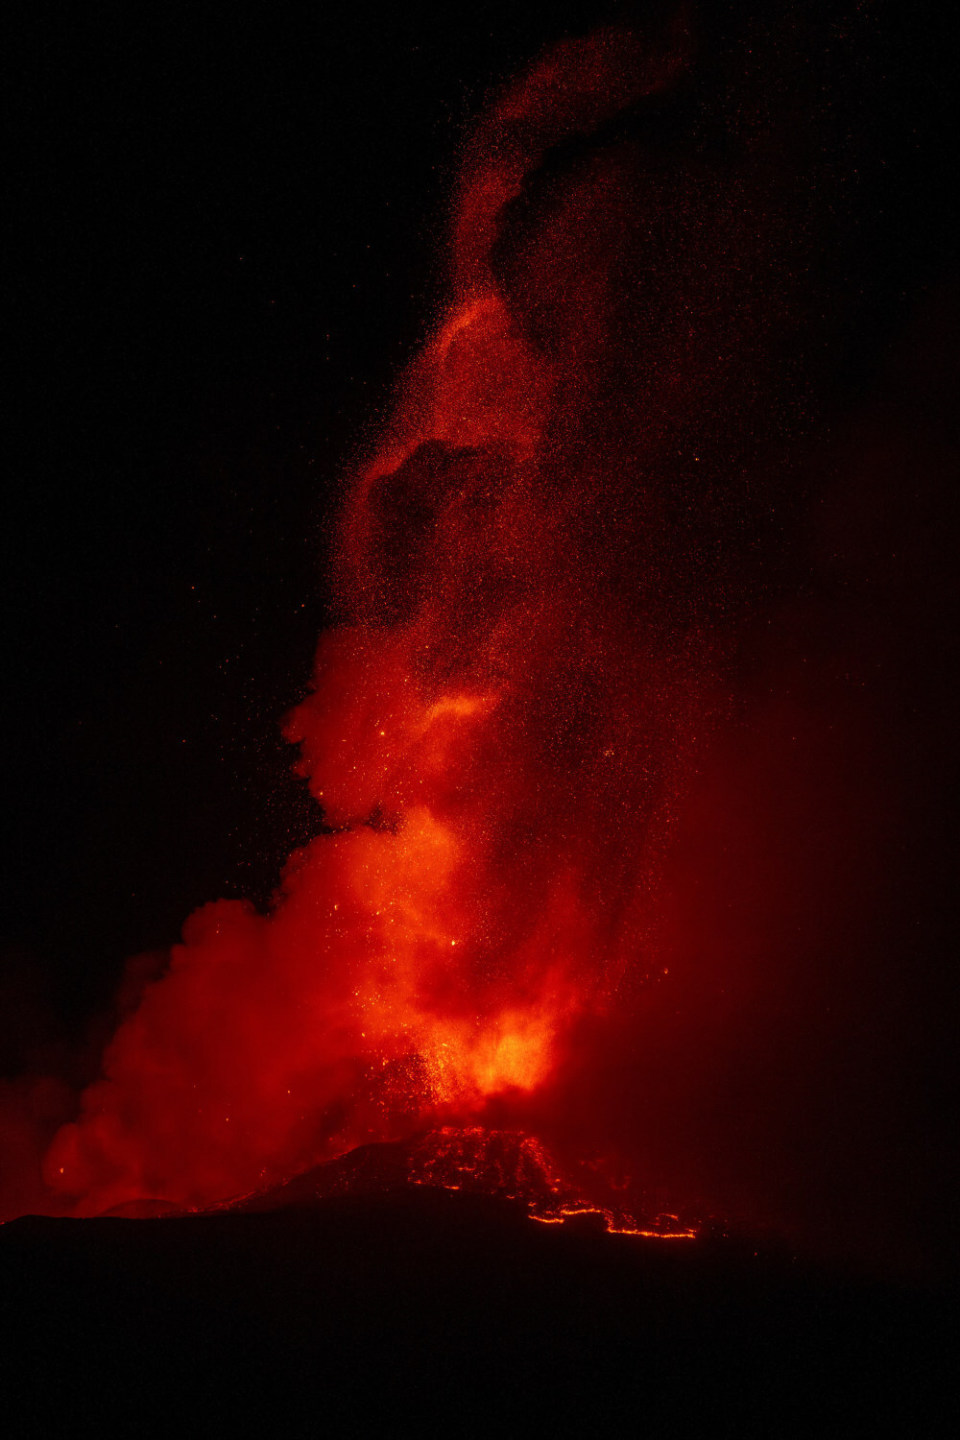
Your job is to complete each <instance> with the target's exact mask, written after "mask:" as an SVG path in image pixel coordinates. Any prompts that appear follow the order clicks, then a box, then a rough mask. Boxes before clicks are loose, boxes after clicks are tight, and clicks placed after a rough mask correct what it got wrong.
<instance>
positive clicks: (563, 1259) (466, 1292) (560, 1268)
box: [0, 1131, 954, 1436]
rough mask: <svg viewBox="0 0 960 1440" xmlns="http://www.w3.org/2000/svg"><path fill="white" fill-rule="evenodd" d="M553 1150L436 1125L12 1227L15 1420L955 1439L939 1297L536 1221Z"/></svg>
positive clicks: (759, 1253) (7, 1326) (9, 1364)
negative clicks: (194, 1205) (305, 1167)
mask: <svg viewBox="0 0 960 1440" xmlns="http://www.w3.org/2000/svg"><path fill="white" fill-rule="evenodd" d="M549 1163H550V1162H549V1157H547V1154H546V1152H545V1151H544V1150H543V1149H542V1147H539V1145H538V1143H537V1142H535V1141H532V1140H531V1139H530V1137H528V1136H519V1135H516V1134H510V1133H504V1132H482V1131H447V1132H434V1133H433V1134H431V1135H427V1136H420V1137H417V1138H415V1139H414V1140H412V1141H408V1142H403V1143H400V1144H395V1145H377V1146H366V1147H362V1148H361V1149H360V1150H357V1151H354V1152H352V1153H351V1154H350V1155H348V1156H345V1157H343V1158H342V1159H341V1160H340V1161H337V1162H334V1163H333V1164H328V1165H325V1166H320V1167H318V1168H317V1169H315V1170H313V1171H311V1172H308V1173H307V1174H306V1175H303V1176H300V1177H299V1178H298V1179H296V1180H294V1181H292V1182H291V1183H290V1184H288V1185H286V1186H284V1187H282V1188H281V1189H279V1190H277V1191H274V1192H272V1193H270V1194H265V1195H259V1196H253V1197H247V1198H245V1199H240V1200H237V1201H234V1202H230V1203H227V1204H225V1205H223V1206H221V1207H220V1208H219V1209H217V1210H215V1211H208V1212H207V1213H204V1214H195V1215H187V1214H179V1215H167V1216H166V1217H163V1216H160V1217H159V1218H152V1219H131V1218H122V1217H117V1216H110V1217H101V1218H97V1219H90V1220H68V1219H50V1218H39V1217H25V1218H24V1219H21V1220H18V1221H15V1222H13V1223H11V1224H9V1225H7V1226H5V1227H3V1228H2V1230H0V1294H2V1297H3V1301H2V1307H3V1335H2V1349H0V1353H2V1355H3V1356H4V1368H5V1370H6V1379H5V1382H4V1406H5V1411H6V1414H7V1416H8V1417H15V1418H14V1421H13V1424H12V1425H11V1428H10V1430H9V1431H8V1433H11V1434H18V1435H20V1434H23V1435H26V1434H33V1433H38V1434H39V1433H44V1434H66V1433H73V1431H74V1429H75V1428H78V1427H79V1426H80V1425H81V1423H82V1425H83V1427H84V1428H85V1429H86V1428H88V1427H89V1426H102V1425H107V1426H108V1427H114V1426H119V1425H121V1424H122V1425H125V1426H128V1425H136V1426H139V1425H140V1424H142V1423H146V1417H148V1416H149V1417H150V1423H151V1425H155V1424H158V1423H159V1424H165V1425H177V1426H178V1427H187V1428H188V1429H189V1430H191V1431H193V1430H195V1428H196V1427H197V1426H200V1425H202V1426H207V1425H209V1426H211V1427H215V1428H216V1431H217V1433H234V1434H236V1433H244V1434H245V1433H251V1434H252V1433H258V1434H259V1433H271V1434H273V1433H287V1434H290V1433H292V1434H306V1433H308V1431H309V1433H311V1434H313V1433H323V1432H324V1431H328V1430H332V1431H333V1433H337V1434H352V1433H358V1434H360V1433H362V1434H369V1433H371V1430H372V1429H373V1428H374V1427H375V1428H376V1429H377V1430H380V1431H383V1430H386V1433H393V1431H394V1430H397V1431H399V1429H400V1428H407V1427H408V1426H410V1425H411V1424H420V1425H426V1426H428V1427H430V1433H434V1432H436V1431H437V1430H439V1429H440V1428H443V1429H444V1430H453V1431H455V1432H457V1433H460V1434H490V1433H492V1431H493V1429H494V1427H495V1428H496V1429H498V1430H501V1431H503V1432H504V1433H507V1434H516V1433H531V1434H544V1433H547V1431H548V1430H549V1431H550V1432H551V1433H558V1434H565V1433H573V1432H577V1433H604V1434H607V1433H613V1431H614V1429H620V1428H624V1427H636V1426H641V1427H642V1429H643V1433H645V1434H654V1435H671V1434H680V1433H697V1430H696V1428H694V1429H693V1430H692V1431H691V1430H690V1429H689V1427H691V1426H693V1427H697V1426H703V1425H705V1424H709V1425H711V1427H716V1428H718V1429H719V1430H720V1433H742V1427H744V1426H746V1425H749V1426H757V1427H760V1433H765V1434H770V1435H788V1434H805V1435H811V1434H843V1435H850V1434H857V1433H865V1431H869V1430H870V1428H871V1427H873V1428H874V1429H876V1428H878V1427H879V1426H880V1425H881V1423H882V1425H883V1428H884V1431H885V1433H891V1434H902V1435H907V1434H923V1435H925V1436H927V1435H934V1434H938V1433H946V1429H947V1426H948V1424H949V1418H950V1408H951V1396H950V1394H949V1393H948V1391H949V1390H950V1388H951V1387H950V1385H949V1383H948V1380H947V1377H948V1376H949V1374H950V1364H949V1360H950V1354H951V1349H952V1345H951V1336H952V1333H953V1332H952V1321H953V1318H954V1316H953V1311H952V1307H951V1306H950V1304H949V1303H948V1301H947V1299H946V1298H945V1297H944V1296H942V1295H936V1294H931V1293H921V1292H917V1291H906V1290H903V1289H897V1288H894V1287H892V1286H889V1285H882V1284H876V1283H868V1282H866V1281H857V1280H853V1279H849V1278H844V1277H840V1276H837V1275H835V1274H834V1275H831V1274H826V1273H824V1272H823V1271H822V1270H818V1269H817V1268H815V1267H814V1266H812V1265H811V1264H809V1263H806V1262H804V1261H803V1260H802V1259H800V1258H798V1257H797V1256H795V1255H793V1254H791V1253H790V1252H789V1251H788V1250H785V1249H783V1248H780V1249H776V1248H773V1247H769V1246H767V1247H762V1246H760V1247H758V1246H757V1245H756V1244H755V1243H751V1242H748V1241H746V1240H745V1239H743V1238H738V1239H735V1238H731V1237H729V1236H726V1237H725V1236H721V1235H720V1234H718V1233H717V1232H716V1231H709V1230H706V1229H705V1230H704V1231H702V1232H701V1233H700V1234H699V1235H698V1236H697V1237H696V1238H694V1239H691V1240H689V1241H688V1242H687V1243H685V1244H663V1243H661V1242H660V1241H659V1240H656V1239H652V1238H648V1239H644V1238H642V1237H638V1236H637V1235H633V1234H630V1235H627V1234H616V1233H614V1234H610V1233H607V1232H606V1230H605V1229H604V1227H603V1226H602V1225H601V1224H600V1223H599V1221H597V1222H594V1223H583V1222H582V1221H578V1220H576V1219H575V1220H574V1221H573V1224H571V1223H570V1221H569V1220H568V1221H567V1222H566V1223H564V1224H531V1223H530V1220H529V1216H530V1215H531V1214H534V1215H535V1211H536V1208H537V1207H538V1206H541V1207H546V1208H545V1209H544V1215H546V1209H549V1207H551V1206H552V1207H553V1208H554V1210H558V1209H562V1208H563V1206H565V1205H567V1204H569V1203H571V1200H570V1191H569V1190H568V1189H567V1190H565V1189H564V1188H563V1185H562V1184H561V1183H560V1182H558V1181H557V1180H556V1179H555V1178H554V1175H553V1172H552V1171H551V1170H550V1168H549ZM458 1175H459V1177H460V1178H459V1179H456V1178H454V1177H455V1176H458ZM454 1187H459V1188H454ZM510 1197H513V1198H510ZM580 1208H581V1211H582V1210H589V1209H590V1208H591V1207H589V1206H588V1205H586V1204H581V1207H580ZM593 1208H594V1210H595V1212H596V1210H597V1207H593ZM598 1213H600V1214H602V1213H603V1212H602V1209H601V1210H600V1211H599V1212H598ZM604 1218H605V1219H608V1217H604ZM700 1433H703V1432H702V1431H701V1432H700Z"/></svg>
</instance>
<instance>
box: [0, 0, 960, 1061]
mask: <svg viewBox="0 0 960 1440" xmlns="http://www.w3.org/2000/svg"><path fill="white" fill-rule="evenodd" d="M637 8H640V9H642V8H643V7H642V6H640V7H637ZM734 8H735V7H734ZM801 8H802V7H801ZM887 8H888V11H889V13H890V16H891V21H890V27H889V29H888V31H887V32H886V35H887V38H886V40H885V42H884V43H885V46H886V52H885V55H884V56H883V58H882V59H881V62H880V68H881V69H884V67H886V68H887V69H890V68H891V65H890V61H891V57H892V56H897V57H899V60H898V64H899V70H896V67H894V70H895V73H894V75H893V88H892V91H891V95H892V98H891V99H890V100H889V102H888V109H887V113H886V116H885V118H884V119H883V121H882V123H881V122H880V121H878V139H877V144H878V146H880V147H881V148H883V149H884V151H885V152H886V151H889V159H890V165H889V167H887V168H889V169H890V170H891V171H892V172H896V175H897V176H898V178H897V179H896V180H895V181H894V182H892V189H890V190H888V191H883V190H882V189H881V191H880V192H878V193H879V194H880V195H881V201H880V203H882V204H884V205H891V206H892V207H893V212H892V213H891V216H890V220H889V224H888V226H887V228H886V230H885V232H884V233H885V235H886V239H885V240H884V242H883V245H885V246H886V247H887V248H886V249H883V248H882V246H881V249H880V251H879V253H875V254H874V257H873V259H874V265H875V273H876V275H877V276H879V277H880V279H879V281H878V292H877V293H878V297H879V298H878V299H877V300H876V301H875V303H874V311H875V313H874V314H873V316H872V319H871V320H870V323H869V324H868V325H867V327H866V330H865V332H864V333H865V334H866V335H867V340H866V341H865V342H864V350H865V351H867V350H869V349H870V347H871V345H873V344H874V342H875V341H878V340H879V341H882V340H883V332H884V324H885V323H886V321H887V319H888V317H889V315H890V314H891V313H892V312H893V310H895V309H896V308H897V306H899V305H900V304H901V303H902V293H903V291H904V288H905V286H907V287H909V286H913V287H914V289H915V290H916V292H917V293H918V294H920V293H921V292H928V293H933V292H934V291H935V290H936V287H937V285H938V284H939V283H940V281H941V279H942V277H943V275H944V274H945V273H946V271H947V270H948V268H949V264H950V257H949V256H948V254H947V252H946V247H945V243H944V242H943V240H942V238H941V234H942V232H941V231H940V230H939V229H938V226H939V225H940V223H941V222H940V220H939V218H938V217H939V216H940V214H941V210H940V203H941V202H940V196H939V193H938V187H940V188H942V173H941V168H942V163H943V162H942V161H941V158H940V156H939V155H937V153H936V146H937V145H938V144H939V143H940V141H941V138H942V136H941V131H940V128H939V127H940V126H941V124H942V123H943V122H942V120H941V118H940V115H939V105H940V91H941V90H942V89H943V86H942V85H941V83H940V80H941V79H942V77H943V76H945V74H946V71H947V64H946V62H945V61H943V62H942V63H940V66H939V69H937V66H936V63H935V57H936V56H937V55H938V54H939V53H940V49H941V47H940V45H939V42H938V40H937V37H936V36H935V35H933V34H931V32H930V31H929V30H928V29H925V28H923V24H922V19H923V17H922V14H921V11H922V8H923V7H910V6H905V5H901V6H899V7H894V6H890V7H887ZM597 9H598V7H597V6H592V7H590V6H576V5H570V6H562V5H551V6H547V5H542V4H541V5H522V6H518V5H516V4H513V5H508V4H501V3H493V4H489V5H476V6H467V7H460V6H439V5H438V6H436V7H435V8H434V9H433V10H432V12H429V13H424V12H421V11H417V12H414V11H410V10H407V11H404V12H403V13H400V12H398V11H395V12H392V13H391V14H390V15H389V17H386V16H385V14H384V12H383V8H382V7H379V6H374V5H367V4H365V3H357V4H353V5H350V6H348V7H334V17H333V18H332V19H331V16H330V11H329V9H328V8H324V7H314V8H313V10H312V11H310V10H308V11H303V10H302V9H300V8H295V9H294V10H289V11H287V12H286V13H285V14H284V13H283V12H282V11H281V12H280V13H279V15H278V10H277V7H275V6H267V5H262V6H248V7H245V8H244V9H243V11H242V12H234V13H233V14H232V15H231V16H230V19H229V21H228V22H227V21H217V20H215V19H213V18H212V17H211V16H210V15H209V14H207V13H205V12H204V10H203V8H202V7H200V9H199V10H198V9H196V8H195V7H176V6H173V7H171V6H164V7H161V8H160V9H159V10H157V11H155V12H154V14H153V15H152V16H147V15H144V14H141V12H140V11H139V10H138V9H136V8H134V9H131V7H129V6H119V5H104V6H98V7H89V8H87V9H86V12H85V13H84V12H83V11H80V12H73V13H71V14H70V15H69V16H68V17H67V18H66V19H64V18H63V15H62V14H56V13H55V11H54V8H53V7H49V9H48V10H47V11H46V12H44V9H43V7H31V8H30V10H29V11H28V10H27V9H26V8H25V7H24V8H23V12H22V15H21V17H20V19H19V21H17V22H16V30H17V33H16V36H15V45H14V46H13V47H12V48H9V49H8V56H7V61H6V64H7V70H8V78H7V80H6V82H5V89H6V91H7V96H6V98H7V102H8V105H9V108H10V116H11V123H12V128H11V138H10V141H9V151H8V159H7V161H6V165H5V170H4V181H5V187H6V189H7V191H8V197H7V200H6V204H5V216H6V219H5V223H4V235H5V239H6V240H7V242H8V243H9V244H10V245H11V247H12V248H11V254H10V258H9V259H8V261H7V264H6V267H5V274H4V291H5V297H6V305H5V310H6V313H7V315H8V317H10V316H12V324H11V321H10V319H8V321H7V325H6V328H7V330H8V333H12V337H13V344H12V346H11V358H10V360H9V361H8V364H9V371H8V385H7V391H6V393H7V409H8V414H7V422H8V424H7V428H8V442H9V443H10V446H11V451H12V459H11V461H10V462H8V464H7V466H6V467H5V468H6V475H7V478H6V482H5V486H4V492H5V493H4V516H3V522H2V528H0V542H2V547H3V557H2V561H0V573H2V580H3V586H4V598H3V677H4V686H3V740H2V744H0V762H2V785H3V790H2V799H0V812H2V816H3V822H4V831H3V847H4V854H3V872H2V873H3V888H4V894H3V899H2V902H0V967H2V968H0V987H2V988H0V996H2V997H3V1009H2V1014H0V1050H2V1051H3V1052H5V1055H4V1064H5V1065H6V1067H7V1069H8V1070H16V1069H17V1068H18V1067H19V1066H21V1065H22V1064H23V1063H25V1062H28V1061H32V1062H33V1063H37V1051H38V1047H40V1048H41V1049H42V1048H43V1047H45V1046H46V1047H49V1045H50V1044H51V1043H52V1042H54V1041H56V1040H57V1038H58V1036H61V1035H66V1036H68V1037H70V1038H72V1039H76V1038H78V1037H79V1036H80V1035H81V1034H82V1032H83V1029H84V1027H85V1026H86V1025H87V1023H88V1021H89V1018H90V1016H91V1015H95V1014H96V1013H98V1012H102V1011H103V1010H105V1009H106V1007H107V1006H108V1005H109V1000H110V996H111V993H112V991H113V988H114V986H115V984H116V980H117V976H118V974H119V972H120V968H121V965H122V962H123V960H124V958H125V957H126V956H128V955H130V954H131V953H134V952H137V951H140V950H145V949H150V948H155V947H164V946H167V945H169V944H170V943H171V942H172V941H174V940H175V939H176V937H177V934H178V931H179V928H180V925H181V923H182V921H183V919H184V918H185V916H186V915H187V914H188V913H189V911H190V910H191V909H193V908H194V907H196V906H197V905H199V904H201V903H202V902H204V901H206V900H209V899H212V898H216V897H218V896H220V895H243V894H245V895H251V896H253V897H255V898H258V899H259V900H261V901H262V900H263V899H265V898H266V896H267V895H268V894H269V891H270V889H271V886H272V885H273V883H274V882H275V880H276V876H277V873H278V867H279V864H280V862H281V860H282V858H283V857H284V855H285V854H286V853H287V852H288V850H289V849H290V848H291V846H292V845H293V844H294V843H296V842H297V840H298V839H300V838H303V837H304V836H305V835H306V834H307V833H309V832H310V828H311V827H313V826H316V824H317V821H318V818H319V817H318V815H317V813H316V812H314V811H313V810H312V808H311V806H310V803H309V801H308V800H307V797H306V793H305V790H304V788H303V787H302V786H301V785H300V783H299V782H297V781H295V780H293V779H292V778H291V777H290V776H289V773H288V767H289V759H290V756H289V752H288V751H287V749H286V747H285V746H284V745H283V743H282V741H281V740H280V738H279V729H278V721H279V719H280V717H281V716H282V715H283V713H284V711H285V710H287V709H288V708H289V707H290V706H291V705H292V704H294V703H295V702H296V701H297V700H298V699H299V698H300V697H301V696H302V694H303V692H304V687H305V684H306V682H307V679H308V676H309V670H310V662H311V657H312V653H313V649H314V646H315V642H316V636H317V633H318V631H319V629H320V627H321V625H322V624H323V622H324V619H325V617H326V616H327V614H328V608H327V607H328V596H327V594H326V591H325V584H324V578H323V556H324V553H325V547H326V544H327V541H328V538H329V534H330V525H331V517H332V515H333V512H334V507H335V503H336V495H337V484H338V479H337V477H338V474H339V473H340V471H341V470H342V465H343V461H344V458H345V457H347V458H348V457H349V455H350V453H351V451H352V450H354V449H355V448H356V447H357V446H358V445H359V444H362V442H363V437H364V433H365V427H369V426H370V424H371V423H373V422H375V419H376V416H377V414H378V412H379V410H380V409H381V407H382V406H383V405H384V403H385V401H386V398H387V396H388V393H389V386H390V383H391V380H392V379H393V378H394V377H395V376H396V374H397V371H398V367H399V365H400V363H401V362H402V360H403V359H404V358H405V357H407V356H408V355H409V354H410V353H411V351H412V349H413V348H414V346H415V345H416V342H417V340H418V338H419V337H420V336H421V335H422V334H423V332H424V327H425V324H426V323H427V321H428V320H429V313H430V304H431V299H432V297H433V296H434V295H435V293H436V288H435V287H436V284H437V279H438V267H437V264H436V257H437V252H438V242H439V240H440V237H441V235H442V227H443V222H444V213H445V212H444V206H445V203H446V196H447V194H448V191H449V186H450V183H451V179H452V176H453V174H454V168H455V162H456V151H457V145H458V143H459V140H460V138H461V136H462V135H463V133H464V128H465V126H466V123H467V121H468V119H469V117H470V116H471V115H472V114H475V113H476V110H477V108H478V107H479V104H480V101H481V99H482V96H483V94H484V92H485V90H486V89H487V87H488V86H489V85H490V84H492V83H494V82H496V81H497V80H499V79H501V78H504V77H506V76H507V75H509V74H510V73H512V72H513V71H514V70H515V69H516V68H517V66H518V65H519V64H522V63H523V61H524V60H525V59H526V58H527V57H529V56H530V55H532V54H534V53H536V51H537V50H538V49H539V48H540V47H541V45H542V44H543V43H544V42H545V41H547V40H549V39H551V38H554V37H555V36H556V35H557V34H558V33H560V32H562V30H563V27H564V25H565V24H567V23H569V24H571V25H574V26H575V25H576V24H577V23H578V22H579V21H580V20H582V19H583V17H584V16H585V15H589V14H590V13H594V14H596V13H597ZM878 9H882V7H878ZM711 14H712V15H713V16H714V19H715V23H716V24H717V26H718V27H719V28H720V29H722V28H723V26H724V24H725V23H726V18H725V17H726V10H725V8H724V7H723V6H719V5H717V6H714V7H712V8H711ZM944 83H945V82H944ZM931 147H933V152H931ZM884 158H886V155H885V156H884ZM898 187H899V188H898ZM897 206H899V207H900V211H899V212H897V211H896V207H897ZM905 308H909V307H905ZM868 318H869V317H868ZM871 326H872V328H871ZM941 358H942V357H941V355H940V352H939V351H938V350H937V349H936V344H934V346H933V349H932V350H931V351H930V352H929V353H928V355H927V356H926V362H925V363H926V364H927V367H928V370H929V372H930V373H931V374H932V373H934V372H939V370H940V368H941ZM859 363H861V364H862V366H863V371H862V377H860V376H858V377H856V378H857V379H860V378H862V379H863V381H864V383H865V384H866V385H867V386H869V383H870V375H871V371H870V367H869V363H868V361H866V360H863V359H862V358H861V361H860V362H859Z"/></svg>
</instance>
